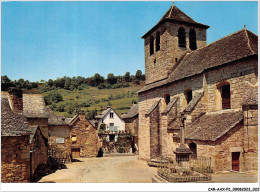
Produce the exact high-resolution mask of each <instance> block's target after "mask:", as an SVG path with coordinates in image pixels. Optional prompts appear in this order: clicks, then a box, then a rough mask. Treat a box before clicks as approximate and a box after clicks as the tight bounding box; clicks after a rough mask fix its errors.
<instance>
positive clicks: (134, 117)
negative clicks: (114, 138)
mask: <svg viewBox="0 0 260 192" xmlns="http://www.w3.org/2000/svg"><path fill="white" fill-rule="evenodd" d="M138 112H139V110H138V104H133V105H132V107H131V109H130V110H129V111H128V112H127V113H126V114H123V115H122V119H123V120H124V121H125V130H126V132H128V133H131V134H132V135H133V140H134V143H133V144H134V149H135V150H136V151H133V152H135V153H137V154H138V123H139V118H138Z"/></svg>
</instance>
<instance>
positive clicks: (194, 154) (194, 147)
mask: <svg viewBox="0 0 260 192" xmlns="http://www.w3.org/2000/svg"><path fill="white" fill-rule="evenodd" d="M189 148H190V150H191V152H192V154H191V158H192V159H197V145H196V144H195V143H190V144H189Z"/></svg>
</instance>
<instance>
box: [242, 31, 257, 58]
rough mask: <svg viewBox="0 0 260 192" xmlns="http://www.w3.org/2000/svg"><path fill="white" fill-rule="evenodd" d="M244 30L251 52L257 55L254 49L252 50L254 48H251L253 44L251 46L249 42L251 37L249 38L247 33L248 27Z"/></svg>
mask: <svg viewBox="0 0 260 192" xmlns="http://www.w3.org/2000/svg"><path fill="white" fill-rule="evenodd" d="M244 30H245V34H246V38H247V44H248V47H249V49H250V51H252V53H253V54H255V52H254V51H253V49H252V47H251V44H250V40H249V37H248V33H247V29H246V27H244Z"/></svg>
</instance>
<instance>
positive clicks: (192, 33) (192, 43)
mask: <svg viewBox="0 0 260 192" xmlns="http://www.w3.org/2000/svg"><path fill="white" fill-rule="evenodd" d="M189 40H190V49H191V50H196V49H197V42H196V32H195V30H194V29H191V30H190V33H189Z"/></svg>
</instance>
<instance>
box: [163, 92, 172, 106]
mask: <svg viewBox="0 0 260 192" xmlns="http://www.w3.org/2000/svg"><path fill="white" fill-rule="evenodd" d="M170 100H171V97H170V95H169V94H166V95H165V96H164V101H165V104H166V105H168V103H170Z"/></svg>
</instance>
